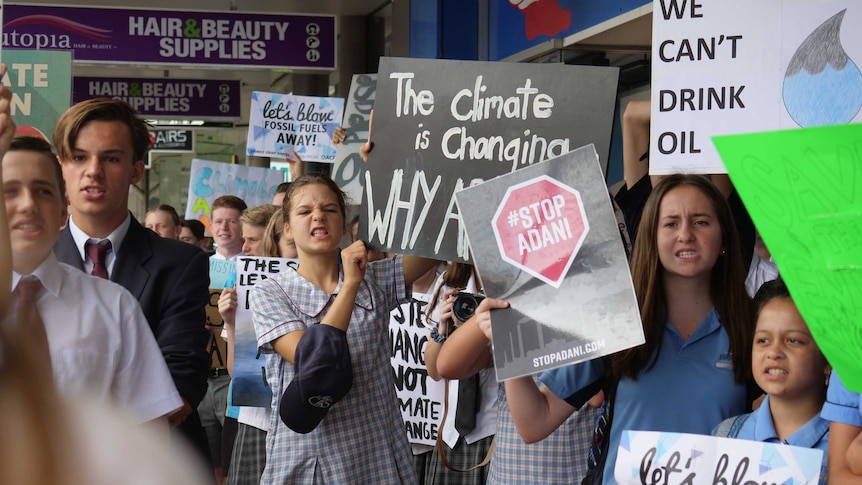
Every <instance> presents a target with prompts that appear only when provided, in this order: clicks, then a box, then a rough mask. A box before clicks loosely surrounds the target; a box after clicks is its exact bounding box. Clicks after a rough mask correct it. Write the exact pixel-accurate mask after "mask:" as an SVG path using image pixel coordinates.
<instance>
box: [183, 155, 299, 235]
mask: <svg viewBox="0 0 862 485" xmlns="http://www.w3.org/2000/svg"><path fill="white" fill-rule="evenodd" d="M284 180H285V177H284V172H281V171H280V170H270V169H268V168H261V167H248V166H245V165H234V164H231V163H221V162H211V161H208V160H201V159H198V158H196V159H194V160H192V167H191V176H190V177H189V199H188V202H187V203H186V215H185V218H186V219H199V220H200V221H201V222H202V223H203V224H204V227H206V230H207V234H212V231H211V230H210V216H211V215H212V210H211V209H210V207H211V206H212V203H213V202H215V200H216V199H218V198H219V197H220V196H222V195H235V196H237V197H239V198H240V199H242V200H244V201H245V203H246V204H247V205H248V206H249V207H255V206H258V205H261V204H269V203H271V202H272V196H274V195H275V189H276V188H277V187H278V184H280V183H282V182H284Z"/></svg>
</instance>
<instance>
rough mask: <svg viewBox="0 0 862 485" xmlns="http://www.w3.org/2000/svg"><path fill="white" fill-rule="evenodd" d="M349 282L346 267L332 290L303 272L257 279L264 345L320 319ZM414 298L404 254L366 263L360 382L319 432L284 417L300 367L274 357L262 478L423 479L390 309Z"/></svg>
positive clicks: (356, 365)
mask: <svg viewBox="0 0 862 485" xmlns="http://www.w3.org/2000/svg"><path fill="white" fill-rule="evenodd" d="M342 282H343V271H340V274H339V282H338V286H337V287H336V289H335V292H334V293H333V294H332V295H329V294H327V293H326V292H324V291H323V290H321V289H320V288H317V287H316V286H314V285H312V284H311V283H309V282H308V280H306V279H305V278H303V277H302V276H300V275H299V274H298V273H296V271H287V272H285V273H281V274H279V275H278V276H276V277H275V278H270V279H267V280H265V281H262V282H260V283H259V284H257V285H256V286H255V287H254V289H253V290H252V292H251V295H250V296H249V302H250V307H251V310H252V312H253V314H254V326H255V333H256V334H257V342H258V346H259V348H260V351H261V352H264V353H274V350H273V348H272V342H273V341H274V340H276V339H278V338H279V337H281V336H283V335H286V334H288V333H290V332H294V331H296V330H304V329H305V328H308V326H310V325H315V324H319V323H320V322H321V320H322V319H323V318H324V316H325V315H326V313H327V311H328V309H329V307H330V305H331V303H332V301H333V300H334V299H335V295H337V294H338V292H339V291H340V290H341V286H342ZM409 299H410V289H409V288H408V287H406V286H405V284H404V266H403V261H402V258H401V257H400V256H398V257H396V258H393V259H385V260H382V261H375V262H373V263H369V264H368V265H367V266H366V270H365V279H364V281H363V282H362V285H361V286H360V289H359V292H358V293H357V295H356V303H355V305H354V307H353V314H352V316H351V318H350V327H349V329H348V331H347V341H348V345H349V346H350V355H351V360H352V363H353V387H352V389H351V390H350V392H349V393H348V394H347V396H346V397H345V398H344V399H342V400H341V401H339V402H338V403H336V404H335V405H334V406H333V407H332V409H330V411H329V413H328V414H327V415H326V417H325V418H324V419H323V421H322V422H321V423H320V425H319V426H318V427H317V428H316V429H314V431H312V432H311V433H308V434H298V433H295V432H293V431H292V430H290V429H289V428H288V427H287V426H285V425H284V423H282V422H281V419H280V417H279V414H278V404H279V400H280V399H281V395H282V393H283V392H284V390H285V389H286V388H287V385H288V384H289V383H290V381H291V380H292V379H293V376H294V367H293V365H292V364H290V363H289V362H287V361H286V360H284V359H282V358H280V357H278V356H277V355H276V356H274V358H268V359H267V367H266V372H267V374H266V375H267V379H268V381H269V384H270V386H272V396H273V398H272V407H273V410H274V412H273V413H272V417H271V419H270V430H269V433H268V434H267V443H266V457H267V458H266V468H265V469H264V472H263V477H262V478H261V483H265V484H268V485H269V484H342V483H380V484H384V483H385V484H399V483H401V484H415V483H417V482H418V478H417V476H416V469H415V467H414V464H413V456H412V454H411V452H410V446H409V444H408V442H407V436H406V434H405V432H404V423H403V421H402V419H401V414H400V411H399V409H398V398H397V397H396V395H395V386H394V385H393V384H392V370H391V369H392V368H391V366H390V365H389V333H388V332H389V312H390V311H391V310H392V309H393V308H395V306H397V305H399V304H400V303H402V302H405V301H409Z"/></svg>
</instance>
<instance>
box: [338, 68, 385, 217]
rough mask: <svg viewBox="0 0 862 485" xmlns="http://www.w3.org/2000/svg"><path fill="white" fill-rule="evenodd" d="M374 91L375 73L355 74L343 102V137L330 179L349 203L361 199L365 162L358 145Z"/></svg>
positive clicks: (363, 139) (365, 137)
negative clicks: (344, 194) (345, 99)
mask: <svg viewBox="0 0 862 485" xmlns="http://www.w3.org/2000/svg"><path fill="white" fill-rule="evenodd" d="M376 93H377V74H355V75H354V76H353V81H351V83H350V94H349V95H348V96H347V102H346V103H347V104H346V105H345V106H344V122H343V123H342V125H341V126H342V127H343V128H344V141H343V142H341V144H340V145H338V154H337V155H336V156H335V165H333V166H332V180H334V181H335V183H336V184H338V186H339V187H341V190H343V191H344V192H345V193H346V194H347V197H348V198H349V199H350V204H359V203H360V202H361V201H362V187H363V185H364V183H365V175H364V174H365V163H364V162H363V161H362V155H361V154H360V153H359V148H360V147H361V146H362V144H363V143H365V142H366V141H368V120H369V119H370V118H371V110H372V108H374V97H375V94H376Z"/></svg>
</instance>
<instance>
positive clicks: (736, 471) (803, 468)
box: [614, 431, 823, 485]
mask: <svg viewBox="0 0 862 485" xmlns="http://www.w3.org/2000/svg"><path fill="white" fill-rule="evenodd" d="M822 459H823V452H822V451H820V450H817V449H812V448H800V447H798V446H789V445H785V444H772V443H761V442H758V441H748V440H740V439H732V438H717V437H714V436H704V435H696V434H686V433H664V432H659V431H623V436H622V440H621V441H620V448H619V452H618V453H617V462H616V466H615V468H614V478H615V479H616V481H617V483H618V484H619V485H628V484H631V485H643V484H647V483H648V484H659V483H661V484H666V485H675V484H692V485H693V484H701V483H713V484H731V483H733V484H755V483H756V484H760V483H795V484H800V485H802V484H810V485H817V483H818V481H819V477H820V465H821V462H822Z"/></svg>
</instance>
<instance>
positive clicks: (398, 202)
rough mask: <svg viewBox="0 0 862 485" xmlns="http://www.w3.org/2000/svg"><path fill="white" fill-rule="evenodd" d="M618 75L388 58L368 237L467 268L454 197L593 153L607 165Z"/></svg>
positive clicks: (381, 76)
mask: <svg viewBox="0 0 862 485" xmlns="http://www.w3.org/2000/svg"><path fill="white" fill-rule="evenodd" d="M618 75H619V72H618V70H617V69H616V68H610V67H588V66H567V65H562V64H541V65H539V64H514V63H504V62H471V61H441V60H422V59H399V58H382V59H381V60H380V69H379V73H378V78H377V98H376V100H375V109H374V128H373V131H372V133H371V136H372V141H373V143H374V149H373V150H372V151H371V154H370V156H369V161H368V165H367V167H366V168H367V170H366V172H365V195H364V197H363V199H362V211H361V220H360V237H362V238H363V239H364V240H365V241H367V242H368V243H369V245H370V246H371V247H373V248H376V249H386V250H389V251H393V252H398V253H403V254H415V255H419V256H427V257H434V258H437V259H442V260H451V261H467V260H468V259H469V248H468V246H467V239H466V232H465V227H464V224H463V222H462V221H461V217H460V215H459V213H458V209H457V207H456V206H455V199H454V193H455V192H456V191H458V190H460V189H462V188H464V187H469V186H473V185H477V184H479V183H481V182H483V181H485V180H488V179H491V178H494V177H496V176H499V175H502V174H505V173H509V172H512V171H515V170H518V169H520V168H523V167H527V166H530V165H534V164H536V163H539V162H541V161H543V160H546V159H549V158H553V157H556V156H560V155H562V154H564V153H566V152H568V151H570V150H572V149H574V148H577V147H579V146H582V145H586V144H589V143H592V144H594V145H595V146H596V150H597V151H598V154H599V158H600V159H601V160H602V161H603V162H606V160H607V156H608V151H609V147H610V140H611V130H612V123H613V116H614V109H615V103H616V93H617V79H618Z"/></svg>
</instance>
